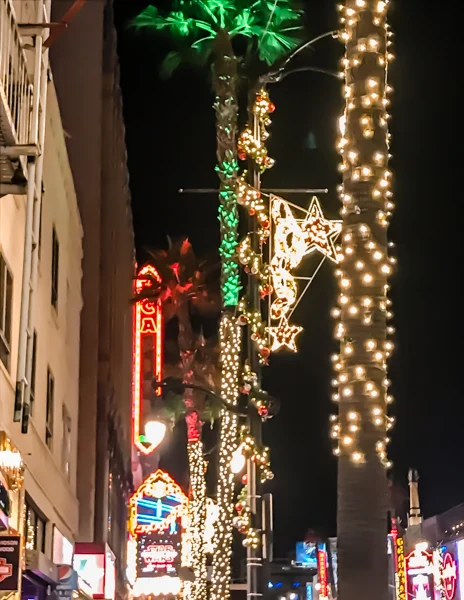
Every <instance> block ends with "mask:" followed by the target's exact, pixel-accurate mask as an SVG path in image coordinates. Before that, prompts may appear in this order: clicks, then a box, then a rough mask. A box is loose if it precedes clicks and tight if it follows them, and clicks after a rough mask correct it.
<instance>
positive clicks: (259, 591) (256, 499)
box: [247, 88, 264, 600]
mask: <svg viewBox="0 0 464 600" xmlns="http://www.w3.org/2000/svg"><path fill="white" fill-rule="evenodd" d="M255 96H256V89H254V88H253V89H252V90H251V93H250V99H249V117H248V118H249V122H250V124H251V127H252V129H253V137H254V138H255V140H257V141H258V142H259V141H260V137H261V130H260V124H259V118H258V115H257V113H256V112H255V111H254V110H253V106H254V102H255ZM249 173H250V175H251V181H250V183H251V185H253V187H254V188H255V189H257V190H259V189H260V188H261V175H260V171H259V167H258V165H257V164H256V163H255V162H254V161H253V160H250V164H249ZM249 231H250V233H251V238H252V248H253V251H254V252H259V251H260V242H259V238H258V235H257V220H256V217H255V216H250V217H249ZM248 308H249V310H250V311H251V312H255V311H259V310H260V309H261V302H260V295H259V284H258V279H257V278H256V276H255V275H253V274H252V273H250V275H249V277H248ZM248 360H249V362H250V367H251V370H252V372H253V373H256V375H257V384H258V386H259V387H260V386H261V364H260V361H259V355H258V352H257V348H256V346H255V344H254V342H253V340H252V338H251V331H249V332H248ZM248 414H249V417H248V418H249V426H250V435H251V436H252V437H253V438H254V439H255V440H256V444H258V445H261V438H262V433H261V424H262V423H261V417H260V416H259V414H258V412H257V410H256V406H255V404H254V403H253V402H252V400H251V399H250V402H249V403H248ZM247 487H248V502H249V507H250V512H251V527H252V528H253V529H257V530H259V531H260V532H261V536H260V538H261V543H260V545H259V546H258V548H256V549H254V548H251V547H248V548H247V600H256V599H257V598H263V595H264V590H263V558H262V557H263V551H262V510H261V508H262V507H261V481H260V479H259V473H258V472H257V466H256V463H255V462H253V461H251V460H248V461H247Z"/></svg>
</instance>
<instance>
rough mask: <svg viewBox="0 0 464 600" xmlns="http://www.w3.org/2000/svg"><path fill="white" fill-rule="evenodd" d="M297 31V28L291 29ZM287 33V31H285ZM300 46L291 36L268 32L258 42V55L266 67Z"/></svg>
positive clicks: (297, 40)
mask: <svg viewBox="0 0 464 600" xmlns="http://www.w3.org/2000/svg"><path fill="white" fill-rule="evenodd" d="M291 29H292V30H295V31H296V30H299V29H300V28H299V27H296V28H291ZM287 31H289V30H288V29H287ZM299 44H300V40H299V39H298V38H297V37H296V36H293V35H287V34H285V33H282V30H280V32H278V31H270V30H268V31H267V32H266V34H265V35H264V37H263V38H262V39H261V41H260V45H259V49H258V54H259V58H260V60H262V61H263V62H265V63H267V64H268V65H272V64H274V63H275V62H276V61H277V60H279V58H282V57H283V56H285V55H286V54H288V53H289V52H291V51H292V50H295V49H296V48H297V47H298V45H299Z"/></svg>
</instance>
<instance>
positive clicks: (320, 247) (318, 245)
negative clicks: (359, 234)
mask: <svg viewBox="0 0 464 600" xmlns="http://www.w3.org/2000/svg"><path fill="white" fill-rule="evenodd" d="M299 223H300V227H301V230H302V231H303V234H304V241H305V242H306V252H305V254H311V252H313V251H314V250H317V251H319V252H320V253H321V254H324V256H326V257H327V258H328V259H329V260H331V261H332V262H334V263H337V262H338V253H337V250H336V248H335V240H336V239H337V237H338V236H339V235H340V232H341V230H342V222H341V221H330V220H328V219H326V218H324V214H323V213H322V208H321V205H320V204H319V200H318V199H317V198H316V197H313V199H312V200H311V204H310V205H309V208H308V213H307V215H306V217H305V219H304V220H303V221H299Z"/></svg>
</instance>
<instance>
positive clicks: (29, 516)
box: [24, 500, 47, 553]
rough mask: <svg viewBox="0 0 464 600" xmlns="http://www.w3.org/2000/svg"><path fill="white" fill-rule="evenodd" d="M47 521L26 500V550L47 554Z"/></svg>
mask: <svg viewBox="0 0 464 600" xmlns="http://www.w3.org/2000/svg"><path fill="white" fill-rule="evenodd" d="M46 525H47V524H46V521H45V519H44V518H43V517H42V516H41V515H39V513H38V511H37V510H36V509H35V508H33V507H32V505H31V503H30V501H29V500H26V518H25V519H24V537H25V539H26V550H39V552H43V553H45V533H46Z"/></svg>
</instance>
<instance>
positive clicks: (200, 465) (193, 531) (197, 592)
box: [187, 441, 208, 600]
mask: <svg viewBox="0 0 464 600" xmlns="http://www.w3.org/2000/svg"><path fill="white" fill-rule="evenodd" d="M187 451H188V459H189V466H190V489H191V496H190V499H189V505H188V507H189V510H188V513H189V526H188V534H189V543H190V552H191V560H190V566H191V567H192V570H193V572H194V574H195V580H194V581H193V582H191V586H190V589H189V595H188V596H187V597H188V598H190V599H191V600H207V597H208V589H207V588H208V583H207V571H206V547H205V546H206V543H205V542H206V540H205V533H204V532H205V527H206V508H207V505H206V481H205V467H206V463H205V459H204V454H203V443H202V442H201V441H195V442H190V443H188V445H187Z"/></svg>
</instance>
